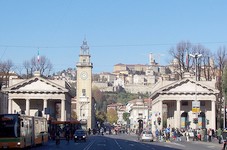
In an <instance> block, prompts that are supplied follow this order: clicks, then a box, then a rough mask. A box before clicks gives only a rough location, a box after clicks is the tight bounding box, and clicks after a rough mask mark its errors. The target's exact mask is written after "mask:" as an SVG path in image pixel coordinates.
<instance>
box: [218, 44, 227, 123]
mask: <svg viewBox="0 0 227 150" xmlns="http://www.w3.org/2000/svg"><path fill="white" fill-rule="evenodd" d="M215 62H216V66H217V68H216V69H217V81H216V88H217V89H218V90H219V91H220V92H219V94H218V97H217V101H216V113H217V127H220V123H221V117H222V113H221V112H222V111H221V110H222V108H223V102H224V99H223V91H222V90H223V87H222V85H223V81H222V76H223V72H224V68H225V65H226V62H227V51H226V47H225V46H223V47H220V48H219V49H218V50H217V53H216V57H215Z"/></svg>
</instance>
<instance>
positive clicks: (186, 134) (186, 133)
mask: <svg viewBox="0 0 227 150" xmlns="http://www.w3.org/2000/svg"><path fill="white" fill-rule="evenodd" d="M185 136H186V141H187V142H189V132H188V130H186V131H185Z"/></svg>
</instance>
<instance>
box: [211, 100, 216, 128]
mask: <svg viewBox="0 0 227 150" xmlns="http://www.w3.org/2000/svg"><path fill="white" fill-rule="evenodd" d="M215 120H216V115H215V101H211V122H212V124H211V128H212V129H214V130H215V129H216V125H215V124H216V123H215Z"/></svg>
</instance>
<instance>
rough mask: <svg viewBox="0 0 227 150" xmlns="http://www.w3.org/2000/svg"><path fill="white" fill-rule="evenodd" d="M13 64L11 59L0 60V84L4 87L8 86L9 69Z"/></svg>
mask: <svg viewBox="0 0 227 150" xmlns="http://www.w3.org/2000/svg"><path fill="white" fill-rule="evenodd" d="M13 66H14V64H13V62H12V61H11V60H6V61H3V62H0V73H1V74H0V86H1V87H2V85H3V84H4V85H5V86H6V87H8V86H9V76H10V71H11V69H12V68H13Z"/></svg>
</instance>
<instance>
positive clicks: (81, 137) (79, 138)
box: [74, 129, 87, 142]
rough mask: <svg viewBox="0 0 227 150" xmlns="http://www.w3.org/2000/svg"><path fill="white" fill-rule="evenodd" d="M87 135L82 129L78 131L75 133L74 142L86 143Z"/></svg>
mask: <svg viewBox="0 0 227 150" xmlns="http://www.w3.org/2000/svg"><path fill="white" fill-rule="evenodd" d="M86 139H87V135H86V132H85V131H84V130H82V129H78V130H76V131H75V133H74V142H76V141H82V140H83V141H85V142H86Z"/></svg>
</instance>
